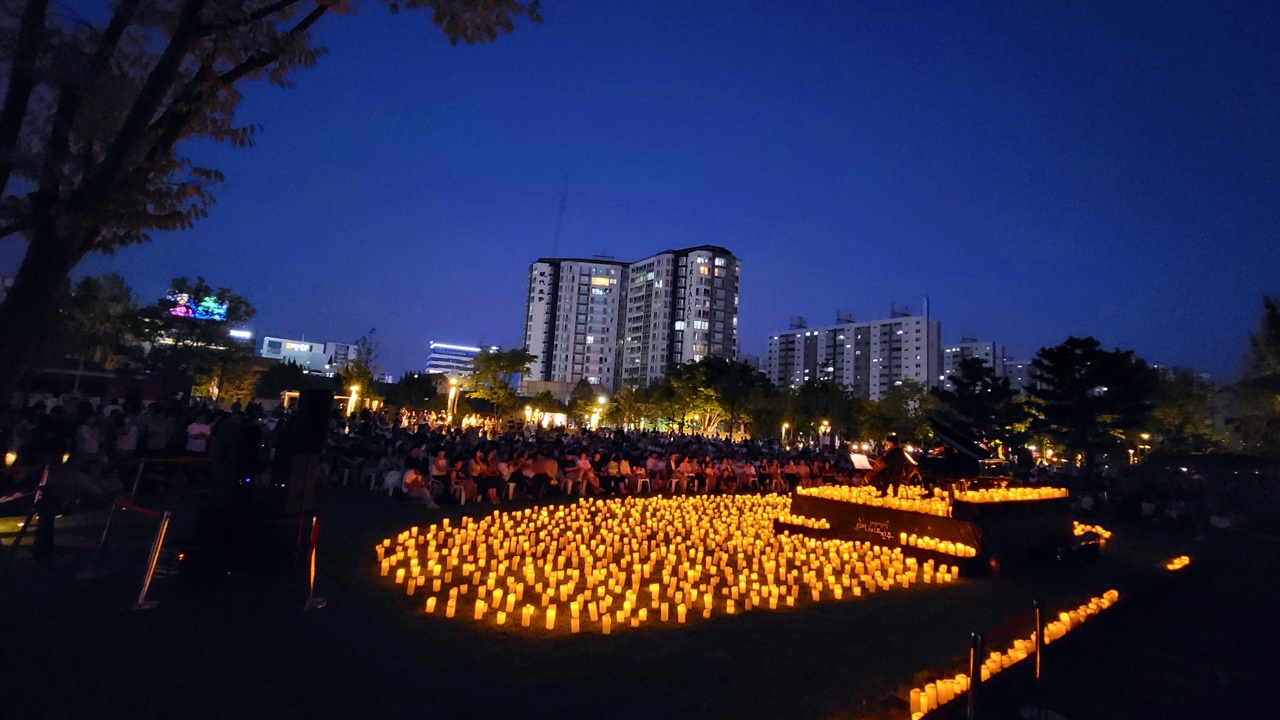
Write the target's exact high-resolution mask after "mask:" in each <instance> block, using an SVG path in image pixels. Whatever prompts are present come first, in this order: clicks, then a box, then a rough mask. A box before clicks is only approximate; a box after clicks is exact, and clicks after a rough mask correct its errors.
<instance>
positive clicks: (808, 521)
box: [778, 513, 831, 530]
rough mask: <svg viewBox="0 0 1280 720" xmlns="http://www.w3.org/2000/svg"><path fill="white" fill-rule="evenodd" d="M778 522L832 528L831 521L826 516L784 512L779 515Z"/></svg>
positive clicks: (819, 528) (816, 528) (818, 528)
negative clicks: (814, 516) (812, 516)
mask: <svg viewBox="0 0 1280 720" xmlns="http://www.w3.org/2000/svg"><path fill="white" fill-rule="evenodd" d="M778 522H780V523H785V524H787V525H799V526H801V527H807V528H812V529H814V530H830V529H831V523H829V522H827V521H826V519H824V518H811V517H806V516H804V515H792V514H791V513H783V514H782V515H779V516H778Z"/></svg>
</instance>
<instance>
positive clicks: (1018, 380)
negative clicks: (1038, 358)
mask: <svg viewBox="0 0 1280 720" xmlns="http://www.w3.org/2000/svg"><path fill="white" fill-rule="evenodd" d="M1003 375H1004V377H1007V378H1009V389H1011V390H1013V391H1014V392H1016V393H1018V394H1025V393H1026V391H1027V390H1028V389H1029V388H1033V387H1036V381H1035V380H1034V379H1032V377H1031V361H1030V360H1011V359H1005V361H1004V373H1003Z"/></svg>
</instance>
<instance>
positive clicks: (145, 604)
mask: <svg viewBox="0 0 1280 720" xmlns="http://www.w3.org/2000/svg"><path fill="white" fill-rule="evenodd" d="M172 514H173V513H171V512H170V511H168V510H165V511H164V516H162V517H161V518H160V527H158V528H156V537H155V539H154V540H152V541H151V555H150V557H148V558H147V572H146V574H145V575H143V576H142V589H141V590H139V591H138V601H137V602H136V603H134V604H133V609H134V610H154V609H155V608H157V607H159V606H160V603H159V602H157V601H155V600H148V599H147V591H148V590H150V589H151V576H152V575H155V572H156V562H158V561H159V560H160V548H161V547H163V546H164V535H165V533H166V532H168V531H169V517H170V516H171V515H172Z"/></svg>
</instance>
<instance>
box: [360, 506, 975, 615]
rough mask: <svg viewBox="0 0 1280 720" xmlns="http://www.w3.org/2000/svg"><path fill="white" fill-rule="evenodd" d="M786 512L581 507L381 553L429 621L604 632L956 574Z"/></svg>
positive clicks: (462, 528) (437, 529)
mask: <svg viewBox="0 0 1280 720" xmlns="http://www.w3.org/2000/svg"><path fill="white" fill-rule="evenodd" d="M789 507H790V499H789V498H787V497H782V496H754V495H733V496H678V497H672V498H662V497H651V498H632V497H629V498H611V499H607V500H599V499H597V500H587V499H580V500H578V501H577V502H576V503H573V504H569V505H557V506H549V507H541V508H529V509H525V510H517V511H506V512H500V511H494V512H493V513H492V514H490V515H487V516H484V517H481V518H474V519H473V518H461V519H460V520H459V521H458V523H457V524H452V523H451V521H449V520H444V521H442V522H441V523H439V524H433V525H430V526H426V527H413V528H410V529H409V530H407V531H405V532H402V533H400V534H399V535H398V536H397V537H395V538H387V539H385V540H383V541H382V543H381V544H379V545H377V546H376V547H375V548H374V550H375V553H376V555H377V559H378V562H379V563H380V571H381V572H380V574H381V575H382V576H384V577H390V578H392V579H393V580H394V582H396V584H399V585H403V586H404V588H405V593H406V594H407V595H410V596H413V595H415V594H419V595H425V596H426V597H425V600H424V605H423V607H424V608H425V611H426V612H427V613H430V614H435V613H436V612H437V611H438V605H440V604H443V605H444V613H445V617H450V618H452V617H455V616H457V617H465V618H469V619H471V620H473V621H476V622H484V623H492V624H494V625H506V624H511V625H514V624H515V622H516V617H517V614H518V617H519V621H520V625H521V626H522V627H527V628H534V629H538V630H546V631H551V632H555V631H562V632H563V631H566V630H567V631H568V632H571V633H576V632H579V631H598V632H601V633H604V634H606V635H608V634H612V633H614V632H617V631H618V630H621V629H623V628H634V627H639V626H642V625H646V624H651V623H669V624H682V623H685V622H688V621H692V620H694V619H695V618H698V617H701V618H704V619H705V618H710V617H712V616H713V615H714V614H716V613H723V614H726V615H732V614H736V613H739V612H748V611H751V610H757V609H765V608H768V609H770V610H776V609H779V608H789V607H794V606H796V605H797V604H803V603H807V602H819V601H830V600H843V599H847V598H850V597H860V596H862V595H864V594H870V593H875V592H883V591H888V590H892V589H899V588H909V587H911V586H912V585H915V584H919V583H926V584H946V583H951V582H954V581H955V580H956V579H957V578H958V577H959V572H960V569H959V567H958V566H956V565H948V564H944V563H935V562H934V561H933V560H926V561H924V562H920V561H919V560H918V559H916V558H914V557H908V556H906V555H904V554H903V552H902V549H901V548H896V547H895V548H888V547H884V546H881V545H873V544H871V543H869V542H860V541H848V540H820V539H816V538H811V537H806V536H803V535H799V534H794V535H793V534H791V533H785V532H784V533H775V532H774V531H773V522H774V520H775V519H778V518H780V517H782V516H784V515H787V514H789V513H788V510H789ZM392 571H394V572H392ZM463 603H465V604H463ZM460 605H461V606H462V609H461V611H459V610H458V608H459V606H460ZM566 620H567V621H566Z"/></svg>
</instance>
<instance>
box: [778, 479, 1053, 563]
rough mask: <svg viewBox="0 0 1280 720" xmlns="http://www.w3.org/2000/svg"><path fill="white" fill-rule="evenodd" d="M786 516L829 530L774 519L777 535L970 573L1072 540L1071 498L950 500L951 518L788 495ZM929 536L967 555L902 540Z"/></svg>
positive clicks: (1022, 560)
mask: <svg viewBox="0 0 1280 720" xmlns="http://www.w3.org/2000/svg"><path fill="white" fill-rule="evenodd" d="M791 514H792V515H798V516H804V517H809V518H820V519H822V520H826V521H827V523H828V524H829V525H830V526H831V527H830V528H823V529H816V528H809V527H805V526H803V525H794V524H790V523H786V522H782V521H775V527H776V529H777V530H779V531H787V532H792V533H796V534H801V535H808V536H811V537H817V538H836V539H840V540H860V541H864V542H872V543H876V544H879V545H884V546H887V547H891V548H892V547H901V548H902V551H903V553H905V554H907V555H911V556H915V557H920V558H921V559H928V558H935V559H937V560H938V561H939V562H948V563H949V564H956V565H959V566H960V567H961V568H963V569H967V570H969V571H972V570H974V569H978V568H986V567H990V566H991V564H992V560H993V559H994V560H995V561H996V563H997V564H998V565H1004V566H1008V565H1010V564H1018V563H1022V562H1025V561H1027V560H1029V559H1031V558H1032V557H1034V556H1036V555H1040V554H1049V553H1052V552H1053V551H1055V550H1056V549H1057V548H1061V547H1067V546H1068V545H1070V543H1071V540H1072V528H1071V519H1072V515H1071V500H1070V498H1052V499H1045V500H1022V501H1006V502H990V503H971V502H961V501H953V502H952V504H951V517H942V516H938V515H928V514H925V513H919V512H910V511H906V510H896V509H893V508H886V507H878V506H875V505H868V504H862V503H851V502H844V501H841V500H829V499H826V498H821V497H815V496H812V495H801V494H798V493H793V494H792V496H791ZM912 535H914V536H916V537H917V538H931V539H933V540H936V541H938V542H940V543H947V542H949V543H954V544H959V545H963V546H966V547H968V548H973V549H974V553H973V555H972V556H961V555H956V554H949V553H945V552H939V551H936V550H928V549H925V548H922V547H917V546H912V545H909V544H908V543H906V542H903V538H904V536H906V537H908V538H909V537H910V536H912Z"/></svg>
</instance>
